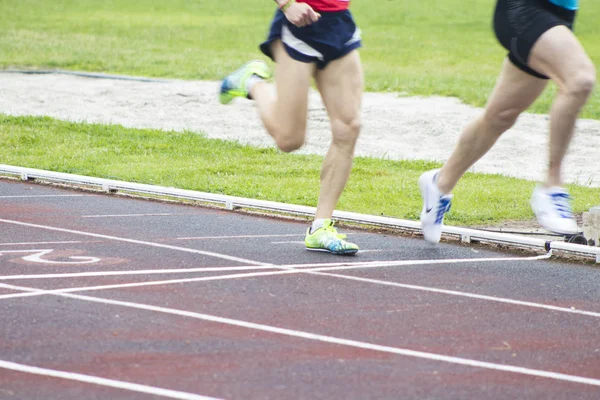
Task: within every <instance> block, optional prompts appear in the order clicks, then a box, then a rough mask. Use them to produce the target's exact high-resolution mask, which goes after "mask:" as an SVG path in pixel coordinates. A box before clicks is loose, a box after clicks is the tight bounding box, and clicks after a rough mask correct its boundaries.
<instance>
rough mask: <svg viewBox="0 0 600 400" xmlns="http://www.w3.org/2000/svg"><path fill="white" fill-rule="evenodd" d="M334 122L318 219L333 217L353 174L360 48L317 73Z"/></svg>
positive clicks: (360, 80)
mask: <svg viewBox="0 0 600 400" xmlns="http://www.w3.org/2000/svg"><path fill="white" fill-rule="evenodd" d="M316 81H317V87H318V89H319V92H320V93H321V97H322V98H323V103H324V104H325V108H326V109H327V113H328V115H329V119H330V121H331V131H332V140H331V145H330V147H329V150H328V151H327V155H326V156H325V159H324V161H323V166H322V169H321V190H320V194H319V203H318V206H317V214H316V218H317V219H321V218H331V215H332V213H333V210H334V209H335V207H336V205H337V202H338V200H339V198H340V196H341V194H342V191H343V189H344V187H345V186H346V183H347V181H348V177H349V176H350V170H351V169H352V160H353V157H354V147H355V145H356V140H357V139H358V135H359V133H360V128H361V116H360V108H361V100H362V93H363V71H362V65H361V61H360V56H359V54H358V51H356V50H354V51H352V52H350V53H349V54H347V55H345V56H344V57H342V58H340V59H337V60H335V61H332V62H331V63H329V64H328V65H327V67H325V69H323V70H318V71H317V73H316Z"/></svg>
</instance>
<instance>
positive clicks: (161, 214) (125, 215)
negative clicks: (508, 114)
mask: <svg viewBox="0 0 600 400" xmlns="http://www.w3.org/2000/svg"><path fill="white" fill-rule="evenodd" d="M171 215H188V214H172V213H154V214H105V215H102V214H96V215H82V216H81V218H113V217H165V216H171Z"/></svg>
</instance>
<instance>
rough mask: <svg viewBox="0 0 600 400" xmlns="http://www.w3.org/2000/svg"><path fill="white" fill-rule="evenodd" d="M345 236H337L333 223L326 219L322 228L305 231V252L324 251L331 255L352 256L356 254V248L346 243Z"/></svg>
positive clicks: (352, 244)
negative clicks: (311, 231)
mask: <svg viewBox="0 0 600 400" xmlns="http://www.w3.org/2000/svg"><path fill="white" fill-rule="evenodd" d="M344 239H346V235H343V234H339V233H337V231H336V230H335V228H334V227H333V221H332V220H330V219H326V220H325V223H324V224H323V227H321V228H319V229H317V230H316V231H314V232H313V233H310V228H308V230H307V231H306V238H305V239H304V243H305V244H306V249H307V250H312V251H325V252H328V253H332V254H340V255H354V254H356V253H357V252H358V246H357V245H355V244H354V243H350V242H346V241H345V240H344Z"/></svg>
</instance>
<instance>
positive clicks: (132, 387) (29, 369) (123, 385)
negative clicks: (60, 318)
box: [0, 360, 217, 400]
mask: <svg viewBox="0 0 600 400" xmlns="http://www.w3.org/2000/svg"><path fill="white" fill-rule="evenodd" d="M0 368H3V369H9V370H12V371H19V372H24V373H27V374H34V375H41V376H48V377H52V378H61V379H67V380H70V381H78V382H84V383H91V384H94V385H98V386H105V387H112V388H116V389H123V390H128V391H130V392H138V393H146V394H150V395H153V396H161V397H166V398H169V399H181V400H217V399H216V398H215V397H207V396H201V395H197V394H193V393H186V392H179V391H177V390H170V389H162V388H157V387H153V386H146V385H140V384H138V383H130V382H123V381H117V380H114V379H107V378H100V377H97V376H92V375H84V374H78V373H75V372H65V371H57V370H54V369H48V368H40V367H34V366H30V365H24V364H17V363H14V362H9V361H3V360H0Z"/></svg>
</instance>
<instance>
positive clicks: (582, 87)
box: [566, 66, 596, 98]
mask: <svg viewBox="0 0 600 400" xmlns="http://www.w3.org/2000/svg"><path fill="white" fill-rule="evenodd" d="M595 84H596V69H595V68H594V67H593V66H588V67H586V68H582V69H580V70H579V71H578V72H577V73H576V74H575V75H573V76H572V77H571V78H570V79H568V80H567V81H566V90H567V92H568V93H569V94H571V95H573V96H576V97H579V98H587V97H588V96H589V95H590V94H591V93H592V90H594V85H595Z"/></svg>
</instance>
